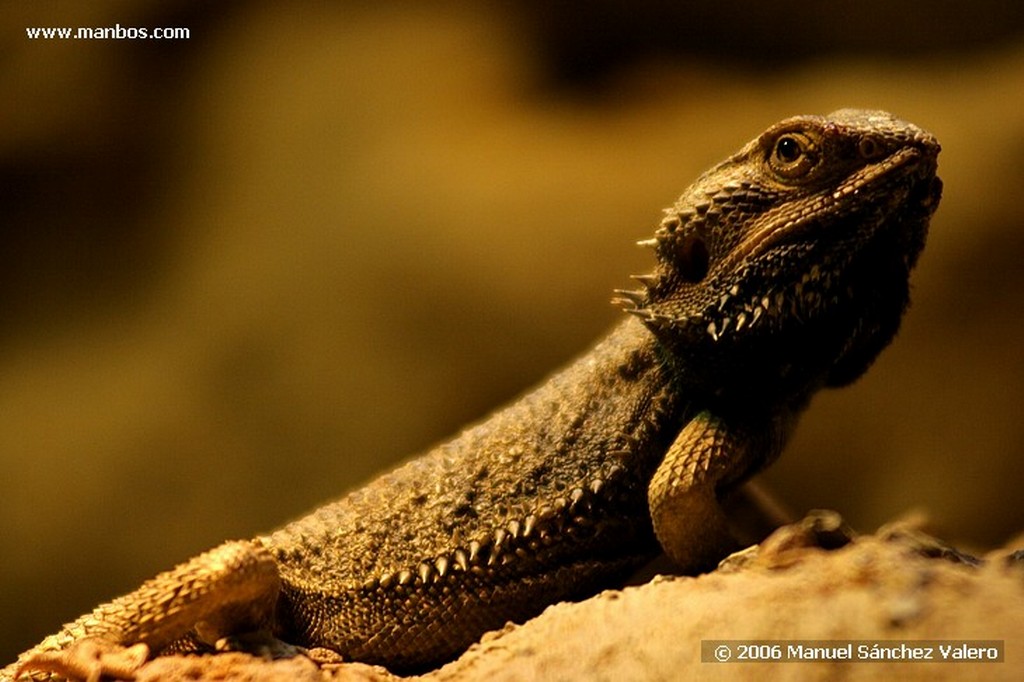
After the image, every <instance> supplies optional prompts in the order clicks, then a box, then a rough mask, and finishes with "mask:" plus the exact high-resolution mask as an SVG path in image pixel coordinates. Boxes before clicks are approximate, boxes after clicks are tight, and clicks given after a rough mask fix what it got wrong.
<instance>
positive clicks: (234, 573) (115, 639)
mask: <svg viewBox="0 0 1024 682" xmlns="http://www.w3.org/2000/svg"><path fill="white" fill-rule="evenodd" d="M279 588H280V577H279V576H278V571H277V563H276V562H275V561H274V558H273V556H272V555H271V554H270V552H269V551H267V550H266V549H265V548H264V547H263V546H262V545H260V544H259V543H257V542H252V541H241V542H226V543H224V544H223V545H220V546H219V547H216V548H214V549H212V550H210V551H209V552H206V553H204V554H200V555H199V556H197V557H195V558H193V559H191V560H190V561H187V562H185V563H183V564H181V565H179V566H177V567H175V568H174V569H172V570H170V571H167V572H165V573H161V574H159V575H158V576H156V577H155V578H152V579H151V580H147V581H146V582H145V583H143V585H142V586H141V587H140V588H139V589H137V590H135V591H134V592H132V593H130V594H127V595H125V596H123V597H119V598H117V599H115V600H113V601H111V602H108V603H106V604H103V605H102V606H99V607H97V608H96V610H94V611H93V612H92V613H90V614H87V615H85V616H82V617H81V618H79V619H78V620H76V621H75V622H73V623H69V624H67V625H65V626H64V629H63V630H61V632H59V633H57V634H55V635H51V636H50V637H47V638H46V639H45V640H43V641H42V643H40V644H39V645H38V646H36V647H34V648H32V649H30V650H29V651H26V652H25V653H24V654H22V655H21V656H20V657H19V658H18V662H17V663H15V664H14V665H12V666H10V667H8V668H6V669H4V670H2V671H0V680H9V679H17V678H18V677H20V676H21V675H22V674H29V675H30V676H31V677H32V679H50V678H52V676H53V675H56V676H58V677H59V678H70V679H80V678H84V679H89V680H93V679H95V680H98V679H99V678H100V677H101V676H103V675H109V676H112V677H116V678H129V677H131V676H132V675H133V673H134V671H135V670H136V669H138V667H139V666H141V665H142V663H144V662H145V660H146V658H148V655H149V653H150V652H153V653H158V652H159V651H160V650H161V649H164V648H166V647H168V646H169V645H172V644H173V643H175V642H176V641H178V640H181V639H182V638H184V637H187V636H190V635H191V636H193V637H194V638H197V639H198V641H199V642H202V643H208V644H213V643H215V642H216V641H217V640H218V639H220V638H221V637H223V636H226V635H229V634H235V633H241V632H248V631H255V630H260V629H266V628H268V627H269V626H271V625H272V621H273V610H274V604H275V603H276V601H277V594H278V590H279Z"/></svg>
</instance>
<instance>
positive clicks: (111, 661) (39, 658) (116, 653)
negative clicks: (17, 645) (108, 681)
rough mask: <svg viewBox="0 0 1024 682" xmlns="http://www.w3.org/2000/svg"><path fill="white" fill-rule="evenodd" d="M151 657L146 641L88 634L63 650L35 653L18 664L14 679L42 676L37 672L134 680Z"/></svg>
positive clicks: (91, 681)
mask: <svg viewBox="0 0 1024 682" xmlns="http://www.w3.org/2000/svg"><path fill="white" fill-rule="evenodd" d="M147 658H149V647H148V646H146V645H145V644H141V643H140V644H134V645H132V646H130V647H125V646H122V645H120V644H115V643H113V642H109V641H107V640H104V639H99V638H97V637H87V638H85V639H81V640H79V641H77V642H75V643H74V644H72V645H71V646H69V647H68V648H67V649H63V650H61V651H41V652H38V653H35V654H32V655H31V656H29V657H28V658H26V659H25V660H23V661H21V662H20V663H19V664H18V667H17V669H16V671H15V673H14V679H16V680H17V679H18V678H20V677H21V676H22V675H25V674H28V675H29V676H30V678H31V679H40V678H39V677H38V676H37V675H35V674H34V673H48V674H50V675H59V676H61V677H66V678H67V679H69V680H86V682H99V680H100V678H101V677H104V676H106V677H112V678H114V679H118V680H132V679H135V672H136V671H137V670H138V669H139V668H140V667H141V666H142V664H143V663H145V662H146V659H147ZM42 679H46V678H42Z"/></svg>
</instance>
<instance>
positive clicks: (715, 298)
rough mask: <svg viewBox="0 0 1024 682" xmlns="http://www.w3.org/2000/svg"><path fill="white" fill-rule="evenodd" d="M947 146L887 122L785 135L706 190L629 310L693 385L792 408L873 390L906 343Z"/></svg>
mask: <svg viewBox="0 0 1024 682" xmlns="http://www.w3.org/2000/svg"><path fill="white" fill-rule="evenodd" d="M938 153H939V144H938V142H937V141H936V139H935V138H934V137H933V136H932V135H930V134H929V133H927V132H925V131H924V130H921V129H920V128H918V127H916V126H914V125H912V124H910V123H906V122H904V121H900V120H898V119H896V118H894V117H893V116H891V115H890V114H887V113H885V112H881V111H860V110H852V109H845V110H841V111H836V112H833V113H832V114H829V115H828V116H824V117H820V116H800V117H796V118H790V119H786V120H784V121H782V122H780V123H778V124H776V125H774V126H772V127H771V128H769V129H768V130H767V131H765V132H764V133H763V134H762V135H760V136H759V137H757V138H756V139H755V140H753V141H751V142H750V143H749V144H747V145H746V146H745V147H743V148H742V149H741V150H740V151H739V152H737V153H736V154H735V155H733V156H732V157H730V158H728V159H726V160H725V161H723V162H722V163H720V164H718V165H717V166H715V167H713V168H711V169H710V170H708V171H707V172H706V173H704V174H703V175H701V176H700V177H699V178H698V179H697V181H696V182H695V183H694V184H693V185H692V186H691V187H690V188H689V189H687V191H686V192H685V193H684V194H683V195H682V196H681V197H680V198H679V200H678V201H677V202H676V204H675V205H674V206H673V207H672V208H670V209H668V210H667V211H666V212H665V213H666V215H665V218H664V219H663V220H662V222H661V225H660V226H659V228H658V229H657V231H656V233H655V236H654V238H653V239H650V240H647V241H645V242H641V244H644V245H649V246H652V247H653V248H654V250H655V254H656V257H657V266H656V268H655V271H654V272H653V273H652V274H650V275H643V276H638V277H636V278H635V279H637V280H638V281H640V282H641V283H642V284H643V285H644V288H643V290H641V291H622V292H619V293H620V294H622V296H623V297H622V298H620V299H619V301H620V302H621V303H622V304H623V305H624V307H625V309H626V310H627V312H630V313H632V314H634V315H636V316H637V317H639V318H640V319H641V320H643V322H644V323H645V324H646V325H647V327H648V328H649V329H650V330H651V331H652V332H653V333H654V334H655V336H656V337H657V338H658V339H659V340H660V341H661V345H662V346H663V347H664V348H665V350H666V351H667V355H668V357H669V359H670V360H671V359H672V358H679V359H681V360H683V361H684V362H682V363H681V366H683V367H685V374H686V376H685V377H684V378H683V380H684V381H687V382H690V383H692V384H693V385H694V386H693V387H695V388H698V389H701V388H704V389H707V390H712V387H713V390H714V391H715V392H717V393H721V392H727V393H730V392H731V393H732V394H735V395H737V396H738V397H740V398H743V397H746V398H748V399H764V400H778V399H785V397H786V394H803V395H806V394H808V393H809V392H810V391H812V390H814V389H815V388H817V386H820V385H823V384H828V385H842V384H845V383H848V382H850V381H853V380H854V379H856V378H857V377H858V376H860V375H861V374H862V373H863V372H864V371H865V370H866V369H867V367H868V366H869V365H870V364H871V362H872V361H873V360H874V358H875V356H877V354H878V353H879V352H880V351H881V350H882V348H884V347H885V346H886V345H887V344H888V343H889V341H890V340H891V339H892V337H893V336H894V335H895V333H896V331H897V328H898V327H899V323H900V318H901V317H902V314H903V311H904V309H905V308H906V306H907V303H908V300H909V283H908V280H909V275H910V271H911V269H912V268H913V267H914V265H915V263H916V262H917V259H918V255H919V254H920V252H921V250H922V248H923V247H924V242H925V236H926V234H927V229H928V221H929V219H930V218H931V215H932V214H933V213H934V211H935V209H936V208H937V206H938V202H939V198H940V195H941V182H940V181H939V179H938V178H937V177H936V175H935V172H936V158H937V156H938Z"/></svg>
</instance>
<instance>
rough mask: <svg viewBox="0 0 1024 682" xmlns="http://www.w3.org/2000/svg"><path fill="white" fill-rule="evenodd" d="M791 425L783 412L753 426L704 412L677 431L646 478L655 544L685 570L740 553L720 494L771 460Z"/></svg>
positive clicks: (691, 570)
mask: <svg viewBox="0 0 1024 682" xmlns="http://www.w3.org/2000/svg"><path fill="white" fill-rule="evenodd" d="M793 421H794V420H793V419H792V416H791V415H789V414H788V413H786V414H783V415H780V416H778V417H776V418H774V419H770V420H768V422H767V425H765V426H762V427H760V428H756V427H752V426H749V425H741V424H738V423H732V422H730V421H729V420H727V419H725V418H722V417H719V416H717V415H715V414H713V413H711V412H709V411H703V412H699V413H698V414H697V415H696V416H694V417H693V419H691V420H690V421H689V422H688V423H687V424H686V426H685V427H683V429H682V431H680V433H679V436H677V437H676V439H675V441H674V442H673V443H672V445H671V446H670V447H669V449H668V451H667V452H666V453H665V456H664V458H663V459H662V461H661V464H660V465H659V466H658V469H657V470H656V471H655V472H654V476H653V477H652V478H651V482H650V484H649V486H648V488H647V504H648V507H649V509H650V513H651V521H652V523H653V525H654V533H655V535H656V536H657V538H658V542H660V543H661V546H662V549H664V550H665V553H666V554H668V556H669V558H671V559H672V560H673V561H674V562H675V563H676V564H677V565H678V566H679V568H681V569H682V570H683V571H684V572H687V573H696V572H700V571H702V570H707V569H709V568H712V567H713V566H714V565H715V563H716V562H717V561H719V560H720V559H722V558H723V557H724V556H726V555H727V554H729V553H730V552H733V551H735V550H737V549H740V547H739V545H738V543H737V541H736V540H735V539H734V537H733V534H732V533H731V532H730V529H729V523H728V521H727V519H726V516H725V512H724V511H723V510H722V507H721V505H720V504H719V500H718V496H719V493H720V492H721V491H722V490H723V489H724V488H727V487H731V486H733V485H735V484H737V483H739V482H740V481H742V480H743V479H745V478H746V477H748V476H750V475H751V474H753V473H754V472H756V471H758V470H759V469H761V468H762V467H763V466H765V465H766V464H768V463H770V462H771V461H772V460H773V459H775V457H776V456H777V455H778V453H779V452H780V451H781V450H782V446H783V444H784V442H785V440H786V437H787V435H788V433H789V431H790V429H791V426H792V424H793Z"/></svg>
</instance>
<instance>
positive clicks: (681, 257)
mask: <svg viewBox="0 0 1024 682" xmlns="http://www.w3.org/2000/svg"><path fill="white" fill-rule="evenodd" d="M675 256H676V258H675V261H676V267H677V268H678V272H679V275H680V277H682V278H683V280H684V281H686V282H690V283H693V284H696V283H697V282H700V281H701V280H702V279H704V278H705V277H706V276H707V274H708V266H709V261H710V257H709V255H708V247H707V245H706V244H705V243H704V240H703V239H701V238H700V237H698V236H697V235H695V234H690V235H686V236H685V237H683V238H682V239H681V240H680V242H679V245H678V246H677V247H676V253H675Z"/></svg>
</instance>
